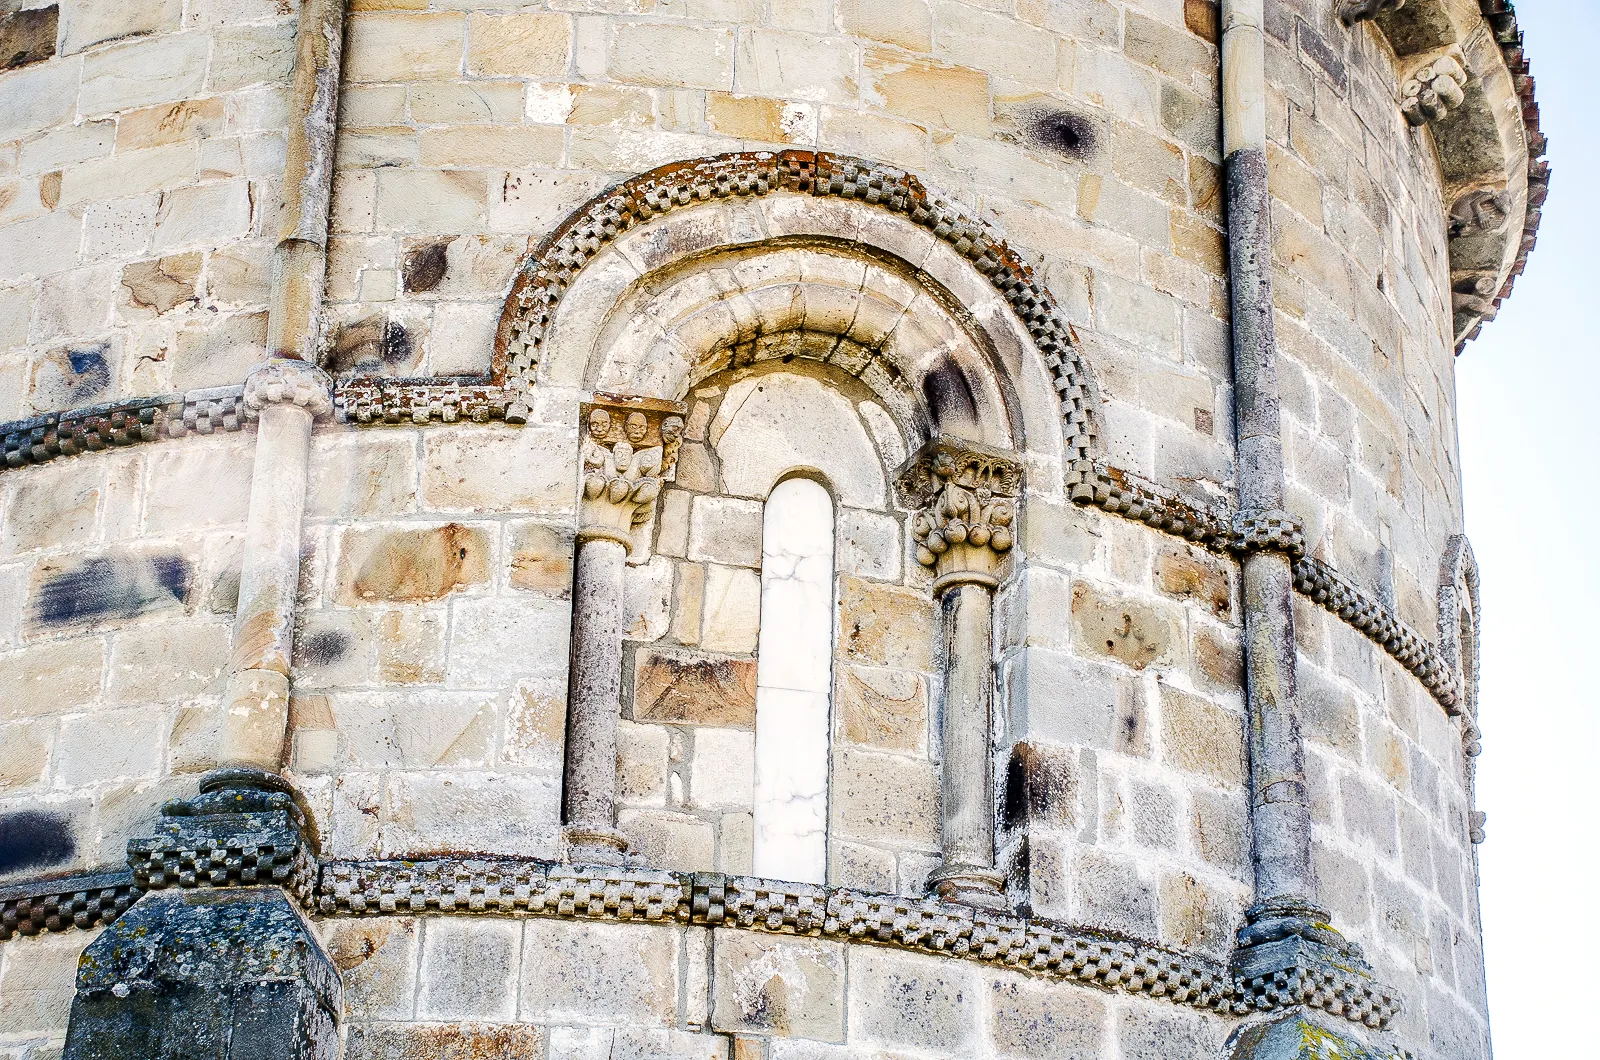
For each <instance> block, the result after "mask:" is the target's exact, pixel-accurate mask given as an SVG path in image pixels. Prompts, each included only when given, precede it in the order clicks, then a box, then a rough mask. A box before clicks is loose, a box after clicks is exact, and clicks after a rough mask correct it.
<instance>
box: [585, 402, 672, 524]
mask: <svg viewBox="0 0 1600 1060" xmlns="http://www.w3.org/2000/svg"><path fill="white" fill-rule="evenodd" d="M685 411H686V409H685V407H684V405H683V403H682V402H677V401H664V400H661V399H659V398H647V397H630V396H627V395H620V394H596V395H594V399H593V400H592V401H586V402H584V403H583V404H582V405H580V406H579V414H580V418H581V424H580V430H581V431H582V432H583V438H582V441H581V442H580V443H579V445H578V463H579V470H578V475H579V484H578V538H579V540H589V539H594V538H603V539H609V540H612V541H616V542H618V543H619V544H621V545H622V546H623V547H624V548H627V549H628V550H629V551H630V552H631V551H633V549H634V547H635V542H634V533H635V532H636V531H637V530H638V529H639V528H640V527H641V526H643V525H644V524H645V523H647V522H649V521H650V515H651V513H652V511H653V510H654V507H655V502H656V498H657V497H659V496H660V495H661V487H662V486H663V485H664V484H666V483H668V482H671V481H672V478H673V475H674V474H675V473H676V471H677V468H678V449H679V447H680V446H681V444H682V442H683V417H684V413H685Z"/></svg>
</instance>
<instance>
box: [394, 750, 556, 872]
mask: <svg viewBox="0 0 1600 1060" xmlns="http://www.w3.org/2000/svg"><path fill="white" fill-rule="evenodd" d="M386 788H387V790H386V792H385V793H384V807H385V814H384V818H383V836H382V840H383V851H384V853H383V855H382V856H385V857H396V856H402V855H413V854H415V855H421V854H424V853H427V852H430V851H454V850H493V851H495V852H496V853H498V854H505V855H508V856H525V857H537V858H552V859H553V858H555V857H556V856H557V855H558V852H559V838H558V837H559V824H558V823H557V822H558V821H559V819H560V815H559V807H560V802H561V798H560V792H559V789H558V784H557V782H556V779H555V778H553V777H541V776H531V775H527V774H493V773H491V774H484V773H476V774H474V773H463V772H447V771H433V772H426V773H391V774H390V775H389V777H388V781H387V784H386ZM368 856H370V855H368Z"/></svg>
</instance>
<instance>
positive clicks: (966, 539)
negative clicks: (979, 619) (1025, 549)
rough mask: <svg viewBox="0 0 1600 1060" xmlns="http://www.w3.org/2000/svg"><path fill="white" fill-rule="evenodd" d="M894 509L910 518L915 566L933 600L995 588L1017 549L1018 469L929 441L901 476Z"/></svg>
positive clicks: (968, 446) (959, 445) (983, 449)
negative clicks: (961, 590) (966, 589)
mask: <svg viewBox="0 0 1600 1060" xmlns="http://www.w3.org/2000/svg"><path fill="white" fill-rule="evenodd" d="M895 489H896V491H897V492H898V494H899V497H900V503H901V504H902V505H904V506H905V507H907V508H910V509H912V510H914V511H915V512H916V515H915V516H914V517H913V518H912V521H911V534H912V537H913V538H914V539H915V541H916V551H917V562H919V563H921V564H922V565H923V566H924V567H927V568H928V569H929V570H931V571H933V573H934V583H933V588H934V592H935V593H938V592H941V591H943V590H944V589H945V588H947V587H949V586H952V585H959V584H961V583H964V582H975V583H977V584H980V585H986V586H988V587H990V588H994V587H995V586H998V585H999V584H1000V581H1001V578H1002V577H1003V576H1004V574H1005V564H1006V561H1007V559H1008V557H1009V556H1010V553H1011V547H1012V545H1013V544H1014V543H1015V541H1016V532H1017V515H1018V506H1019V504H1020V500H1021V496H1022V464H1021V463H1020V462H1019V461H1017V460H1016V459H1015V458H1013V457H1012V456H1011V455H1009V454H1007V453H1005V452H1002V451H1000V450H998V449H991V448H989V447H988V446H984V445H978V444H977V443H975V442H966V441H960V440H958V439H954V438H935V439H933V440H932V441H930V442H928V443H927V444H926V445H924V446H923V447H922V448H921V449H919V450H918V451H917V452H916V454H915V455H913V456H912V457H911V459H910V460H908V461H906V463H905V465H904V466H903V467H902V468H901V469H900V473H899V475H898V476H897V479H896V482H895Z"/></svg>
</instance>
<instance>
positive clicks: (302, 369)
mask: <svg viewBox="0 0 1600 1060" xmlns="http://www.w3.org/2000/svg"><path fill="white" fill-rule="evenodd" d="M243 400H244V407H245V409H246V410H248V412H247V414H248V415H250V416H252V417H254V416H257V415H259V414H260V413H261V410H262V409H265V408H267V407H268V406H271V405H298V406H299V407H300V408H303V409H305V410H306V411H307V412H309V413H311V415H312V416H313V417H314V418H316V419H322V418H324V417H326V416H329V415H332V413H333V377H332V376H330V375H329V374H328V373H327V372H324V371H323V370H322V369H321V368H318V367H317V366H316V365H314V364H311V363H309V362H306V361H299V360H295V359H294V358H292V357H274V358H273V359H272V360H270V361H263V362H261V363H260V364H258V365H256V367H254V368H252V369H251V370H250V374H249V375H248V376H246V377H245V381H244V394H243Z"/></svg>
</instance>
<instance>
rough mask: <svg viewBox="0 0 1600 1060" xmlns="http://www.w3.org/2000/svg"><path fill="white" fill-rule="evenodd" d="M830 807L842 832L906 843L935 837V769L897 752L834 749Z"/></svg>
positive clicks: (926, 844)
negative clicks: (835, 751)
mask: <svg viewBox="0 0 1600 1060" xmlns="http://www.w3.org/2000/svg"><path fill="white" fill-rule="evenodd" d="M831 784H832V790H831V792H830V796H831V797H830V799H829V807H828V808H829V813H830V815H831V816H832V818H833V827H834V828H836V829H838V830H839V832H840V833H841V834H842V835H845V836H851V837H855V838H857V839H864V840H868V841H873V840H879V841H887V842H891V843H897V844H910V845H914V846H919V847H922V848H924V849H927V848H930V847H933V846H936V845H937V844H938V841H939V774H938V770H937V769H936V768H935V767H934V766H933V765H932V763H929V762H925V761H921V760H917V759H911V758H906V757H903V756H900V755H885V754H873V753H870V752H866V751H854V750H842V751H839V752H837V753H836V754H835V755H834V764H833V774H832V777H831Z"/></svg>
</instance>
